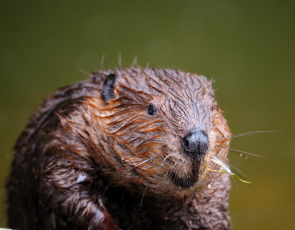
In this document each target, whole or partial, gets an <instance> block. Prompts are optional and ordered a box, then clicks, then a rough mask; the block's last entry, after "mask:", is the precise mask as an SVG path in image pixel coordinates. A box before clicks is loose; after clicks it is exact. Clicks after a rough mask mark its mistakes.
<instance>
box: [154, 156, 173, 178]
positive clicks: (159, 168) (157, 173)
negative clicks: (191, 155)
mask: <svg viewBox="0 0 295 230" xmlns="http://www.w3.org/2000/svg"><path fill="white" fill-rule="evenodd" d="M170 156H171V154H169V155H167V156H166V157H165V158H164V160H163V161H162V163H161V165H160V166H159V168H158V170H157V172H156V176H155V178H156V177H157V176H158V172H159V170H160V169H161V167H162V166H163V165H164V163H165V160H167V158H168V157H170Z"/></svg>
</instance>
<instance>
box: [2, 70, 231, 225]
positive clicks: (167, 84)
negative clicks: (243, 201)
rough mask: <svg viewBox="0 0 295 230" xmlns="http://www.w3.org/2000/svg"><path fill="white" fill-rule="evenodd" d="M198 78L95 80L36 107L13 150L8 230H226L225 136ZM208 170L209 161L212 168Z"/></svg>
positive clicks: (155, 75) (141, 75)
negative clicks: (217, 162)
mask: <svg viewBox="0 0 295 230" xmlns="http://www.w3.org/2000/svg"><path fill="white" fill-rule="evenodd" d="M211 83H212V82H208V81H207V79H206V78H205V77H203V76H198V75H196V74H190V73H186V72H181V71H176V70H166V69H162V70H155V69H143V68H141V67H138V68H127V69H118V70H102V71H100V72H96V73H93V74H92V75H91V76H90V77H89V78H88V79H87V80H85V81H82V82H80V83H77V84H73V85H70V86H67V87H63V88H61V89H59V90H58V91H57V92H56V93H55V94H53V95H52V96H51V97H49V98H48V99H47V100H45V101H44V102H43V104H42V105H41V107H40V108H39V110H38V111H37V112H36V113H35V114H34V115H33V116H32V117H31V119H30V122H29V124H28V125H27V127H26V129H25V130H24V132H23V133H22V134H21V136H20V137H19V139H18V141H17V143H16V145H15V148H14V150H15V154H14V159H13V162H12V168H11V173H10V176H9V178H8V181H7V185H6V190H7V196H8V199H7V203H8V210H7V213H8V225H9V226H10V227H11V228H13V229H19V230H21V229H24V230H26V229H27V230H37V229H42V230H52V229H63V230H65V229H77V230H78V229H91V230H92V229H124V230H127V229H130V230H131V229H132V230H133V229H134V230H135V229H136V230H138V229H139V230H140V229H142V230H144V229H170V230H171V229H230V221H229V213H228V195H229V189H230V180H229V174H225V173H221V169H220V164H215V163H214V161H213V160H212V159H216V158H218V159H219V161H222V162H223V163H224V164H227V148H228V147H229V140H230V139H229V138H227V137H230V131H229V128H228V126H227V123H226V120H225V119H224V118H223V116H222V114H221V110H220V109H219V107H218V105H217V102H216V100H215V97H214V91H213V90H212V87H211ZM215 162H216V161H215Z"/></svg>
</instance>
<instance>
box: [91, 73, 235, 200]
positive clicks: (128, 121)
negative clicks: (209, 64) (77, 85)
mask: <svg viewBox="0 0 295 230" xmlns="http://www.w3.org/2000/svg"><path fill="white" fill-rule="evenodd" d="M100 74H101V75H102V76H103V78H104V83H103V86H102V96H101V98H102V100H103V103H98V104H99V105H98V106H97V108H96V110H95V111H96V116H97V117H98V125H99V128H100V129H101V130H102V131H103V133H104V134H105V135H104V140H103V139H102V140H101V142H102V143H103V142H108V143H110V146H108V147H104V148H103V150H102V151H101V152H100V154H101V157H103V160H102V162H99V163H101V164H103V165H106V164H108V167H103V169H102V171H103V173H104V174H105V175H106V176H107V177H109V178H110V179H112V180H114V181H116V184H119V185H122V186H128V187H129V188H134V189H135V190H137V191H138V189H140V191H142V190H143V189H144V190H147V192H153V193H157V194H159V195H161V194H165V195H166V196H167V194H170V195H171V196H173V197H177V196H189V195H190V194H191V192H192V191H193V190H195V189H202V188H204V187H205V186H206V185H208V184H209V183H210V182H211V180H212V178H213V177H216V176H219V175H220V173H218V172H213V171H212V170H208V169H213V170H215V171H218V166H217V165H214V163H213V162H212V161H211V160H210V159H211V157H213V156H215V155H218V156H219V157H221V158H222V159H226V155H227V150H226V148H228V147H229V140H227V139H224V137H225V136H230V132H229V129H228V126H227V124H226V120H225V119H224V118H223V116H222V115H221V111H220V109H219V108H218V105H217V102H216V100H215V97H214V92H213V90H212V86H211V84H212V82H208V81H207V79H206V78H205V77H203V76H198V75H196V74H190V73H185V72H179V71H175V70H165V69H162V70H155V69H142V68H137V69H133V68H131V69H124V70H117V71H115V72H103V71H102V72H100ZM217 145H218V146H223V147H225V148H217V147H216V146H217ZM225 161H226V160H225ZM110 168H113V170H110ZM130 184H131V186H130Z"/></svg>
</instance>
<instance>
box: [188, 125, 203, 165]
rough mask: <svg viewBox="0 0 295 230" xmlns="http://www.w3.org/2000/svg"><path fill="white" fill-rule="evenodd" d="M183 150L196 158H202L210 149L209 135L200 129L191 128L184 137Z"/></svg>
mask: <svg viewBox="0 0 295 230" xmlns="http://www.w3.org/2000/svg"><path fill="white" fill-rule="evenodd" d="M182 148H183V151H184V152H185V153H186V154H187V155H188V156H189V157H191V158H193V159H194V160H201V159H202V157H203V156H204V155H205V154H206V152H207V150H208V136H207V134H206V133H205V132H204V131H203V130H200V129H195V128H194V129H191V130H190V131H189V133H188V134H187V135H186V136H185V137H184V138H182Z"/></svg>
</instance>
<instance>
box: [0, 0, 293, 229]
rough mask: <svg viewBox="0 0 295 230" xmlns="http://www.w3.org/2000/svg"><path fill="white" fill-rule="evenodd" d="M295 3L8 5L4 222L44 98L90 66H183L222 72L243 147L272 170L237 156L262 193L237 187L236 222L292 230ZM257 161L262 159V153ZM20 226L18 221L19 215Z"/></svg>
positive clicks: (2, 132) (221, 95)
mask: <svg viewBox="0 0 295 230" xmlns="http://www.w3.org/2000/svg"><path fill="white" fill-rule="evenodd" d="M294 26H295V1H272V0H267V1H266V0H260V1H257V0H256V1H253V0H248V1H236V0H228V1H226V0H200V1H199V0H192V1H173V0H169V1H159V0H158V1H154V0H153V1H152V0H150V1H138V0H137V1H128V0H125V1H122V0H121V1H120V0H118V1H112V0H109V1H83V3H82V1H76V0H71V1H64V0H59V1H54V0H51V1H50V0H48V1H41V0H39V1H11V0H5V1H3V0H0V180H1V203H0V227H5V226H6V217H5V203H4V200H5V197H4V189H3V185H4V182H5V177H6V175H7V173H8V170H9V165H10V161H11V159H12V147H13V145H14V143H15V141H16V138H17V137H18V135H19V134H20V132H21V131H22V130H23V129H24V127H25V125H26V123H27V121H28V118H29V116H30V115H31V114H32V113H33V112H34V111H35V110H36V108H37V106H38V105H39V104H40V102H41V100H42V99H43V98H45V97H46V96H47V95H49V94H50V93H52V92H54V91H55V90H56V88H57V87H60V86H63V85H66V84H69V83H73V82H76V81H80V80H82V79H85V77H86V76H85V74H84V73H82V71H81V70H85V71H92V70H99V69H100V68H101V65H100V62H101V58H102V56H103V55H105V60H104V67H105V68H114V67H116V66H117V65H118V57H119V53H121V56H122V63H123V64H124V65H125V66H128V65H129V64H131V63H132V61H133V59H134V57H137V59H138V63H139V64H140V65H142V66H145V65H146V64H147V63H150V64H151V65H153V66H154V67H170V68H172V67H175V68H177V69H178V68H179V69H182V70H185V71H188V72H197V73H198V74H202V75H205V76H207V77H208V78H209V79H210V78H214V79H216V80H217V81H216V82H215V87H216V88H218V90H217V92H216V97H217V100H218V101H219V105H220V107H221V108H222V110H224V111H225V113H224V115H225V117H226V119H227V120H228V122H229V125H230V128H231V130H232V133H233V134H239V133H245V132H250V131H259V130H274V131H281V132H276V133H264V134H257V135H251V136H246V137H239V138H236V139H233V140H232V145H231V146H232V148H234V149H238V150H243V151H247V152H251V153H254V154H260V155H266V156H267V158H255V157H254V161H255V162H257V163H258V164H260V165H261V166H262V167H263V168H264V170H261V169H260V168H259V167H257V166H255V165H254V164H252V163H251V162H250V161H247V160H246V159H243V158H240V157H239V156H238V154H236V153H230V160H231V163H232V164H233V165H234V166H235V167H237V168H239V169H240V170H242V171H243V172H245V173H246V174H247V175H248V177H247V179H248V180H249V181H251V182H252V187H253V190H254V191H253V190H251V188H250V187H249V186H247V185H246V184H243V183H241V182H240V181H238V183H237V184H238V187H239V191H238V189H237V187H236V185H235V184H234V183H233V184H232V185H233V186H232V192H231V198H230V210H231V216H232V223H233V229H293V227H294V222H293V220H294V219H293V218H294V217H293V215H294V208H295V206H294V205H295V198H294V194H295V184H294V178H293V176H292V175H294V164H295V115H294V113H295V108H294V104H293V100H294V99H295V97H294V96H295V92H294V86H295V69H294V64H295V55H294V51H295V44H294V42H295V30H294ZM252 158H253V157H252ZM16 221H17V220H16Z"/></svg>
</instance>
